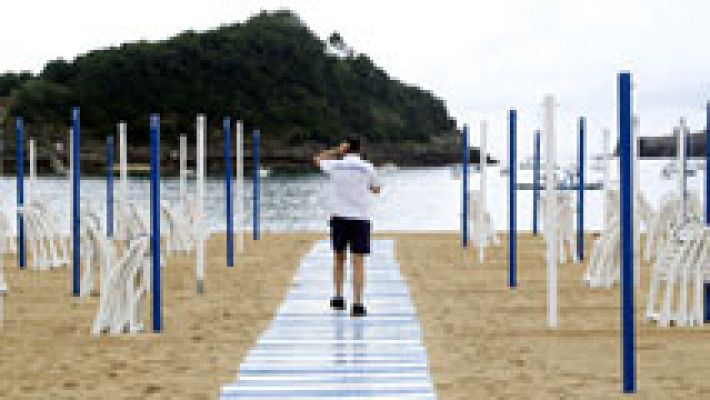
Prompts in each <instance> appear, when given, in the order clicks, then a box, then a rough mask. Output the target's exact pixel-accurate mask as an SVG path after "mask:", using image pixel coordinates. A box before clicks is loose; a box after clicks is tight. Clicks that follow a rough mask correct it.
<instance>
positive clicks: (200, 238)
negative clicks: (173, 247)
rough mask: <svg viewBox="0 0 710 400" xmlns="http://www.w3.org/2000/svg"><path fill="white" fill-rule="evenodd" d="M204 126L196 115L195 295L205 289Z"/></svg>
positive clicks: (200, 115)
mask: <svg viewBox="0 0 710 400" xmlns="http://www.w3.org/2000/svg"><path fill="white" fill-rule="evenodd" d="M205 124H206V122H205V116H204V115H203V114H199V115H197V143H196V145H197V146H196V147H197V223H196V224H195V229H196V232H195V236H196V238H197V251H196V256H197V260H196V274H197V293H202V292H204V289H205V286H204V285H205V232H204V230H205V221H204V197H205V158H204V157H205V147H204V146H205Z"/></svg>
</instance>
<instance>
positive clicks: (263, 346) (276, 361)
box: [221, 240, 436, 400]
mask: <svg viewBox="0 0 710 400" xmlns="http://www.w3.org/2000/svg"><path fill="white" fill-rule="evenodd" d="M366 263H367V264H366V268H367V284H366V289H365V302H366V304H367V306H368V316H367V317H365V318H361V319H358V318H351V317H350V315H349V312H346V311H331V310H330V309H329V304H328V301H329V299H330V296H331V295H332V290H333V289H332V287H333V283H332V253H331V250H330V246H329V242H328V241H319V242H317V243H316V244H315V246H314V247H313V249H312V250H311V251H310V252H309V253H308V254H307V255H306V256H305V257H304V258H303V260H302V263H301V265H300V268H299V270H298V272H297V274H296V278H295V279H294V282H293V285H292V287H291V289H290V290H289V293H288V295H287V297H286V300H285V301H284V303H283V304H282V305H281V307H280V309H279V310H278V313H277V314H276V317H275V318H274V320H273V321H272V322H271V325H270V326H269V328H268V329H267V330H266V331H265V332H264V333H263V335H262V336H261V338H260V339H259V341H258V343H257V345H256V346H255V347H254V348H253V349H252V350H251V351H250V352H249V354H248V355H247V357H246V358H245V359H244V362H243V363H242V365H241V366H240V368H239V373H238V376H237V380H236V382H234V383H230V384H228V385H225V386H223V387H222V392H221V398H222V399H225V400H226V399H260V400H264V399H322V398H331V399H343V400H350V399H392V400H394V399H435V398H436V396H435V394H434V391H433V388H432V384H431V379H430V377H429V368H428V365H427V355H426V349H425V348H424V347H423V345H422V341H421V330H420V326H419V320H418V319H417V315H416V312H415V310H414V307H413V306H412V302H411V300H410V297H409V290H408V288H407V286H406V284H405V283H404V281H403V280H402V276H401V274H400V272H399V266H398V264H397V262H396V261H395V258H394V242H393V241H391V240H376V241H373V243H372V254H371V255H370V257H369V258H368V259H367V261H366ZM347 275H348V278H347V279H346V286H345V287H346V290H345V292H346V293H350V289H349V288H350V286H349V285H350V278H349V276H350V271H349V268H348V273H347Z"/></svg>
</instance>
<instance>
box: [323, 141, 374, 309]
mask: <svg viewBox="0 0 710 400" xmlns="http://www.w3.org/2000/svg"><path fill="white" fill-rule="evenodd" d="M341 156H342V159H339V157H341ZM313 163H314V164H315V165H316V167H318V168H320V170H321V171H323V172H325V173H326V174H328V175H329V176H330V181H331V200H330V201H331V204H330V207H331V208H330V210H331V215H330V239H331V244H332V246H333V283H334V286H335V296H333V298H332V299H331V300H330V307H331V308H333V309H335V310H345V309H346V304H345V298H344V297H343V281H344V280H345V259H346V254H347V253H346V250H347V248H348V247H349V248H350V254H351V256H352V266H353V304H352V309H351V313H350V315H352V316H354V317H364V316H365V315H367V309H366V308H365V305H364V304H363V299H362V294H363V288H364V286H365V271H364V257H365V255H367V254H370V231H371V225H370V216H369V210H368V209H369V195H370V193H375V194H377V193H379V192H380V184H379V183H378V181H377V177H376V175H375V168H374V167H373V165H372V163H370V162H368V161H365V160H363V159H362V158H361V157H360V140H359V139H357V138H350V139H347V140H346V141H344V142H343V143H341V144H340V146H338V147H336V148H334V149H330V150H325V151H322V152H321V153H320V154H318V155H317V156H316V157H314V158H313Z"/></svg>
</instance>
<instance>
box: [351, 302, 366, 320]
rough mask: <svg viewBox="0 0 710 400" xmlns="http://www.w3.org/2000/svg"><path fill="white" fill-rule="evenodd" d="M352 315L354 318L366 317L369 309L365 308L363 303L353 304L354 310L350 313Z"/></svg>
mask: <svg viewBox="0 0 710 400" xmlns="http://www.w3.org/2000/svg"><path fill="white" fill-rule="evenodd" d="M350 315H351V316H353V317H364V316H366V315H367V308H365V306H364V305H362V303H353V308H352V310H351V311H350Z"/></svg>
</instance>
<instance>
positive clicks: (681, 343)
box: [397, 234, 710, 400]
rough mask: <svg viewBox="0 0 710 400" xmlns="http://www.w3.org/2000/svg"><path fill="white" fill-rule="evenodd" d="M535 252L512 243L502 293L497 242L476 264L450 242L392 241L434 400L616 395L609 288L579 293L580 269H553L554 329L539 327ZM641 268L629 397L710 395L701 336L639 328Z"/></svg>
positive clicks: (531, 244) (538, 249)
mask: <svg viewBox="0 0 710 400" xmlns="http://www.w3.org/2000/svg"><path fill="white" fill-rule="evenodd" d="M504 239H505V238H504ZM586 243H587V245H588V246H587V247H588V248H589V246H590V245H591V240H590V239H588V240H587V241H586ZM543 248H544V243H543V242H542V240H541V239H535V238H533V237H532V236H531V235H523V236H521V237H520V239H519V266H518V269H519V275H518V277H519V284H518V289H517V290H510V289H508V288H507V276H508V275H507V265H508V264H507V258H506V257H507V241H503V242H502V246H501V247H500V248H498V249H495V250H493V249H491V250H489V257H488V261H487V262H486V263H484V264H479V263H478V256H477V252H476V251H475V250H472V249H471V250H468V252H464V251H463V250H462V249H461V247H460V242H459V237H458V235H455V234H436V235H426V234H418V235H398V244H397V254H398V259H399V261H400V264H401V268H402V271H403V275H404V276H405V278H406V279H407V281H408V283H409V285H410V288H411V290H412V294H413V297H414V303H415V306H416V307H417V310H418V313H419V317H420V319H421V321H422V325H423V334H424V343H425V345H426V347H427V350H428V352H429V359H430V367H431V372H432V377H433V379H434V382H435V385H436V391H437V394H438V396H439V398H440V399H444V400H447V399H507V398H526V399H528V398H529V399H553V398H554V399H557V398H565V399H574V398H582V399H610V398H620V397H622V395H621V378H620V376H621V375H620V374H621V373H620V346H621V344H620V332H619V315H620V309H619V290H618V287H617V288H614V289H611V290H604V289H589V288H586V287H584V286H583V285H582V283H581V276H582V273H583V271H584V267H583V265H582V264H572V263H570V264H566V265H562V266H560V269H559V271H560V277H559V278H560V279H559V286H560V294H559V302H560V328H559V329H556V330H551V329H548V328H547V327H546V326H547V325H546V323H547V319H546V315H547V314H546V304H547V303H546V287H547V281H546V265H545V261H544V259H543V254H544V253H543V251H542V250H543ZM587 254H589V249H587ZM642 271H643V275H642V282H643V284H642V286H641V287H640V289H639V291H638V293H637V297H636V305H637V308H636V310H637V315H638V321H639V322H638V328H639V331H638V387H639V391H638V395H637V396H636V398H643V399H674V398H677V399H701V398H710V379H708V376H710V330H708V329H707V328H683V329H682V328H665V329H664V328H658V327H657V326H654V325H652V324H650V323H647V322H644V321H643V319H642V313H643V310H645V304H646V292H647V287H648V277H649V276H648V273H649V268H648V266H645V267H644V268H643V269H642Z"/></svg>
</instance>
